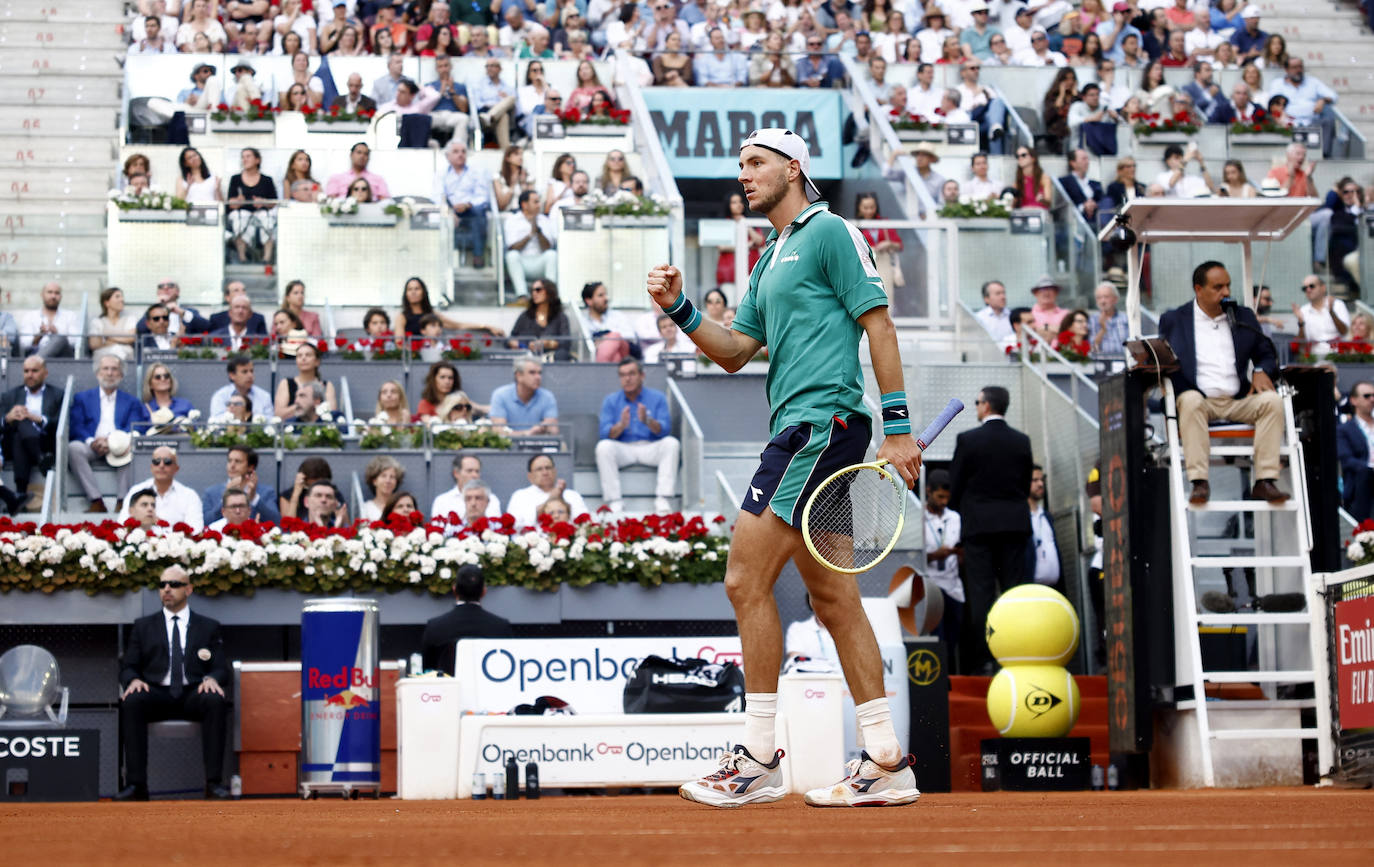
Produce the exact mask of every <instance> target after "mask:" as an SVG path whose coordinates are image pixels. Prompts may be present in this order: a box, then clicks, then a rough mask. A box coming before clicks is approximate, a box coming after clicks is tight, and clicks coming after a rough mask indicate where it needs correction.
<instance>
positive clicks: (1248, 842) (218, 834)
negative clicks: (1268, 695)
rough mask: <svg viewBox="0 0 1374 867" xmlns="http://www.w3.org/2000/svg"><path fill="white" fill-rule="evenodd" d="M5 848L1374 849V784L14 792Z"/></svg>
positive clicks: (478, 851) (318, 851) (1007, 853)
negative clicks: (24, 797) (531, 797)
mask: <svg viewBox="0 0 1374 867" xmlns="http://www.w3.org/2000/svg"><path fill="white" fill-rule="evenodd" d="M0 852H3V853H4V861H5V863H7V864H14V865H18V864H30V863H53V864H102V865H103V864H121V863H128V864H133V863H138V864H146V863H149V862H150V860H151V861H153V862H156V863H181V864H237V865H252V867H258V865H266V864H323V863H359V864H361V863H367V862H373V861H376V860H378V859H387V860H391V861H401V860H404V861H405V862H407V863H413V864H427V863H446V864H454V863H465V864H473V863H479V864H480V863H493V864H494V863H518V864H559V865H570V864H694V865H700V864H703V863H712V861H711V860H710V859H718V858H725V859H727V860H726V861H724V862H720V861H717V862H715V863H740V861H741V859H752V860H746V861H744V862H743V863H766V864H781V863H786V864H814V863H828V864H843V863H856V864H864V863H877V862H865V861H864V860H862V859H863V857H864V856H865V855H871V856H914V857H917V858H925V859H932V858H933V859H938V860H939V862H941V863H963V864H998V865H1002V867H1006V865H1018V864H1053V865H1063V864H1073V863H1078V864H1086V863H1092V864H1121V863H1132V864H1187V863H1190V862H1191V861H1192V859H1196V858H1207V859H1208V861H1209V862H1211V863H1215V862H1218V861H1221V860H1222V859H1225V861H1226V862H1229V863H1234V864H1243V865H1245V867H1251V865H1258V864H1285V865H1298V864H1323V865H1325V864H1357V863H1358V864H1365V865H1367V864H1370V863H1374V792H1367V791H1350V790H1340V789H1325V790H1313V789H1265V790H1248V791H1235V790H1229V791H1219V792H1082V793H1074V794H1061V793H1055V794H1048V793H1047V794H1027V793H1016V794H1013V793H995V794H975V795H970V794H952V795H951V794H931V795H926V796H925V797H923V798H922V799H921V802H920V803H919V804H918V805H916V806H914V807H904V808H888V809H859V810H852V809H851V810H840V809H831V810H820V809H815V808H811V807H807V806H806V805H805V804H803V803H802V801H801V798H800V797H799V796H794V797H792V798H789V799H788V800H787V801H784V802H782V803H780V804H769V805H764V806H756V807H749V808H745V809H743V810H731V811H726V810H713V809H710V808H707V807H701V806H698V805H694V804H689V803H687V802H685V801H682V800H680V799H678V798H676V797H673V796H670V795H653V796H637V795H623V796H618V797H583V796H571V797H546V798H543V799H541V800H539V801H532V802H531V801H516V802H509V803H508V802H504V801H475V802H474V801H445V802H440V801H396V800H390V799H384V800H382V801H370V800H364V801H353V802H343V801H336V800H323V799H322V800H318V801H312V802H301V801H295V800H249V801H240V802H236V803H209V802H205V801H162V802H156V801H155V802H152V803H147V804H114V803H99V804H28V805H12V804H10V805H4V806H0ZM784 859H785V860H784ZM888 863H892V862H888ZM908 863H921V862H919V861H914V862H908ZM1199 863H1201V862H1199Z"/></svg>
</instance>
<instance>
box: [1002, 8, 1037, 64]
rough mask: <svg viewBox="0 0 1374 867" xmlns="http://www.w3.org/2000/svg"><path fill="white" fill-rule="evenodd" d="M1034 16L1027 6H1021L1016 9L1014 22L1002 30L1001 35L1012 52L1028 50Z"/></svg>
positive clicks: (1018, 52) (1033, 26)
mask: <svg viewBox="0 0 1374 867" xmlns="http://www.w3.org/2000/svg"><path fill="white" fill-rule="evenodd" d="M1034 17H1035V13H1033V12H1031V10H1030V8H1029V7H1027V6H1021V7H1019V8H1018V9H1017V10H1016V23H1015V24H1013V25H1011V26H1009V27H1007V29H1006V30H1004V31H1002V37H1003V38H1004V39H1006V40H1007V49H1008V50H1009V51H1011V53H1012V54H1014V55H1015V54H1020V53H1021V52H1023V51H1030V48H1031V31H1032V30H1034V29H1035V24H1034V21H1033V19H1034Z"/></svg>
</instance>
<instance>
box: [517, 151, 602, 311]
mask: <svg viewBox="0 0 1374 867" xmlns="http://www.w3.org/2000/svg"><path fill="white" fill-rule="evenodd" d="M584 177H585V173H584ZM519 201H520V210H519V211H517V212H516V213H514V214H507V215H506V218H505V219H506V222H505V226H504V235H505V239H506V270H507V272H509V274H510V282H511V286H512V288H514V290H515V294H516V296H517V297H519V296H524V295H527V294H528V288H527V287H528V285H529V281H530V280H532V279H535V278H538V277H549V278H551V279H552V278H553V277H555V276H557V274H558V251H557V250H555V249H554V245H555V243H556V240H555V238H556V233H555V232H554V229H553V221H552V220H550V219H549V218H548V216H547V215H546V214H542V213H540V211H539V193H537V192H535V191H534V190H525V191H523V192H522V193H520V200H519Z"/></svg>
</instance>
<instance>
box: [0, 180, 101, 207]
mask: <svg viewBox="0 0 1374 867" xmlns="http://www.w3.org/2000/svg"><path fill="white" fill-rule="evenodd" d="M109 190H110V181H109V179H107V178H99V177H84V178H83V177H74V176H67V175H63V176H61V177H34V178H32V179H28V180H16V179H11V180H7V181H5V182H4V183H3V184H0V201H11V202H22V201H25V200H27V199H29V198H35V199H57V198H63V199H66V198H71V197H76V198H80V199H98V198H103V197H105V196H106V195H107V194H108V193H109Z"/></svg>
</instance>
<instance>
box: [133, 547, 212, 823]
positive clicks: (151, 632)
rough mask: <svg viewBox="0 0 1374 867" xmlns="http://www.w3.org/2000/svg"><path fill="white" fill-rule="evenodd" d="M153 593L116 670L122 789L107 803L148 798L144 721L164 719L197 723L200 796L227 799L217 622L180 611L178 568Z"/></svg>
mask: <svg viewBox="0 0 1374 867" xmlns="http://www.w3.org/2000/svg"><path fill="white" fill-rule="evenodd" d="M159 593H160V596H161V598H162V610H161V611H159V612H157V613H156V614H149V615H148V616H147V617H140V618H139V619H138V620H135V621H134V624H133V627H132V628H131V629H130V630H129V644H128V646H127V647H125V649H124V658H123V660H122V664H121V667H120V672H119V683H120V686H121V688H122V691H121V693H120V696H119V698H120V705H119V729H120V733H121V734H122V736H123V739H124V782H125V787H124V788H123V789H121V790H120V792H119V794H117V795H116V796H115V800H119V801H146V800H148V723H150V722H159V721H161V720H169V719H184V720H196V721H198V722H200V724H201V741H202V743H201V747H202V750H203V755H204V757H205V797H207V798H228V797H229V790H228V789H226V788H225V787H224V786H223V785H222V784H221V781H220V776H221V772H222V770H223V768H224V738H225V732H226V725H227V723H228V720H229V699H228V697H227V696H226V695H225V693H224V687H223V686H222V685H221V684H224V683H227V682H228V681H229V664H228V660H226V659H225V655H224V639H223V637H222V636H221V635H220V629H219V622H218V621H216V620H212V619H210V618H209V617H203V616H201V615H199V614H196V613H195V612H193V611H191V609H190V608H189V607H188V605H187V604H186V603H187V600H188V599H189V597H190V595H191V578H190V576H189V575H188V574H186V570H185V569H182V568H181V567H180V566H168V567H167V568H166V569H164V570H163V571H162V578H161V581H160V582H159Z"/></svg>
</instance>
